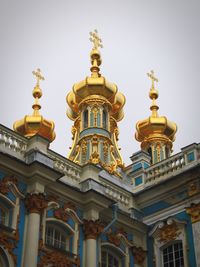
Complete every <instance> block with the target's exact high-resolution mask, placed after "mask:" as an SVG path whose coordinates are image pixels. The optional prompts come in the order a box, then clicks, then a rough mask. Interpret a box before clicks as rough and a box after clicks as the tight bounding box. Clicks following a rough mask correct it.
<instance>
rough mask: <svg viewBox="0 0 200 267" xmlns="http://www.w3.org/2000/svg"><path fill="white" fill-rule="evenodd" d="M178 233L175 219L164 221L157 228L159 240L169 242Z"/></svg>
mask: <svg viewBox="0 0 200 267" xmlns="http://www.w3.org/2000/svg"><path fill="white" fill-rule="evenodd" d="M179 235H180V231H179V228H178V225H177V223H176V222H175V221H172V222H171V223H165V224H164V225H163V226H162V227H161V228H160V229H159V240H158V241H159V242H164V243H166V242H169V241H172V240H175V239H176V238H177V237H178V236H179Z"/></svg>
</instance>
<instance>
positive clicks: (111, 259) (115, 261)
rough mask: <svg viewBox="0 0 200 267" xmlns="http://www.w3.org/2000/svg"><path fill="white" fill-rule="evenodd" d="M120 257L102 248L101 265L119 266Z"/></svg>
mask: <svg viewBox="0 0 200 267" xmlns="http://www.w3.org/2000/svg"><path fill="white" fill-rule="evenodd" d="M120 266H121V260H120V258H119V257H118V256H117V255H116V254H115V253H113V252H112V251H108V250H102V252H101V267H120Z"/></svg>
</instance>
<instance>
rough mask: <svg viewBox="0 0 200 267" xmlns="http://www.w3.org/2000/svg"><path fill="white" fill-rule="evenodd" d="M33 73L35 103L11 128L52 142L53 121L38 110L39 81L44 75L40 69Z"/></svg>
mask: <svg viewBox="0 0 200 267" xmlns="http://www.w3.org/2000/svg"><path fill="white" fill-rule="evenodd" d="M33 74H34V75H35V77H36V79H37V83H36V86H35V87H34V89H33V97H34V98H35V103H34V104H33V105H32V108H33V114H32V115H26V116H25V117H24V118H23V119H21V120H18V121H16V122H15V123H14V124H13V129H14V131H16V132H18V133H20V134H21V135H23V136H25V137H28V138H30V137H32V136H34V135H36V134H38V135H41V136H42V137H44V138H46V139H48V140H49V141H50V142H52V141H53V140H54V139H55V137H56V134H55V132H54V128H55V125H54V122H53V121H50V120H47V119H45V118H44V117H43V116H42V115H41V114H40V112H39V110H40V109H41V105H40V104H39V98H40V97H41V96H42V90H41V89H40V85H39V81H40V80H44V77H43V76H42V75H41V72H40V69H37V71H33Z"/></svg>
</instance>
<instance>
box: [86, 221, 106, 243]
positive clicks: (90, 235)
mask: <svg viewBox="0 0 200 267" xmlns="http://www.w3.org/2000/svg"><path fill="white" fill-rule="evenodd" d="M103 228H104V227H103V224H102V223H100V221H99V220H96V221H93V220H84V221H83V231H84V235H85V239H97V237H98V235H99V234H101V232H102V231H103Z"/></svg>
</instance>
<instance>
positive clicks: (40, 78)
mask: <svg viewBox="0 0 200 267" xmlns="http://www.w3.org/2000/svg"><path fill="white" fill-rule="evenodd" d="M32 73H33V75H34V76H35V77H36V79H37V85H38V86H39V84H40V80H43V81H44V77H43V76H42V74H41V70H40V69H37V70H36V71H33V72H32Z"/></svg>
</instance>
